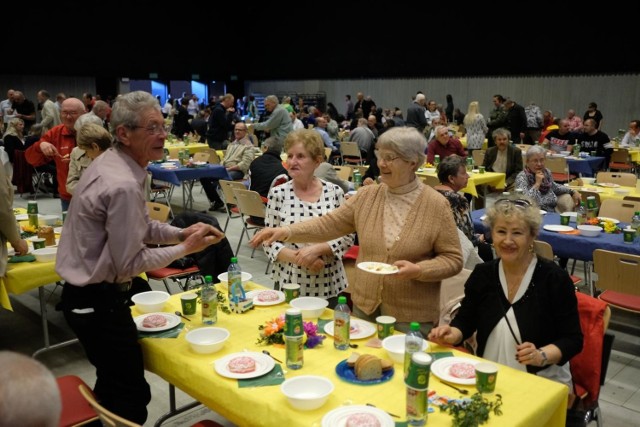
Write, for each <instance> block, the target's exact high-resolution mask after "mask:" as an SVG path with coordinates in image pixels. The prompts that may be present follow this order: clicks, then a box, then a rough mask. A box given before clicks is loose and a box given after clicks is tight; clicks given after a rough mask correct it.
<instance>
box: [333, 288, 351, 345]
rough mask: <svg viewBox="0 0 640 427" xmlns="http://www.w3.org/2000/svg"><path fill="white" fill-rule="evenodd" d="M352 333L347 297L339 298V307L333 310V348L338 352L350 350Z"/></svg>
mask: <svg viewBox="0 0 640 427" xmlns="http://www.w3.org/2000/svg"><path fill="white" fill-rule="evenodd" d="M350 331H351V309H349V306H348V305H347V297H344V296H341V297H338V305H336V308H335V309H334V310H333V346H334V347H335V348H337V349H338V350H347V349H348V348H349V338H350V337H349V333H350Z"/></svg>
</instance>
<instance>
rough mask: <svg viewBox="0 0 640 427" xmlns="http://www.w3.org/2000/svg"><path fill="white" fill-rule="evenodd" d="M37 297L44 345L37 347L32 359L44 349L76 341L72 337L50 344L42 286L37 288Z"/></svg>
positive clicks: (57, 283) (76, 339) (45, 301)
mask: <svg viewBox="0 0 640 427" xmlns="http://www.w3.org/2000/svg"><path fill="white" fill-rule="evenodd" d="M56 285H60V286H62V283H60V282H56ZM38 297H39V299H40V319H41V321H42V334H43V336H44V347H42V348H40V349H38V350H37V351H36V352H35V353H33V354H32V355H31V357H33V358H34V359H35V358H36V357H37V356H38V355H40V354H41V353H44V352H46V351H50V350H55V349H57V348H61V347H66V346H68V345H71V344H75V343H77V342H78V338H73V339H70V340H67V341H63V342H61V343H58V344H54V345H51V344H50V341H49V323H48V321H47V300H46V296H45V293H44V286H40V287H39V288H38Z"/></svg>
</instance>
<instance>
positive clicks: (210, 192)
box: [200, 171, 244, 203]
mask: <svg viewBox="0 0 640 427" xmlns="http://www.w3.org/2000/svg"><path fill="white" fill-rule="evenodd" d="M228 172H229V176H231V179H232V180H234V181H235V180H236V179H242V177H244V174H243V173H242V172H241V171H228ZM200 184H202V189H203V190H204V192H205V194H206V195H207V199H209V202H210V203H222V199H220V195H219V194H218V180H217V179H215V178H200Z"/></svg>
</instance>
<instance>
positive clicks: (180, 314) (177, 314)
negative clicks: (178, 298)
mask: <svg viewBox="0 0 640 427" xmlns="http://www.w3.org/2000/svg"><path fill="white" fill-rule="evenodd" d="M176 316H180V317H182V318H183V319H187V320H188V321H189V322H191V319H189V318H188V317H185V316H184V314H182V313H180V312H179V311H178V310H176Z"/></svg>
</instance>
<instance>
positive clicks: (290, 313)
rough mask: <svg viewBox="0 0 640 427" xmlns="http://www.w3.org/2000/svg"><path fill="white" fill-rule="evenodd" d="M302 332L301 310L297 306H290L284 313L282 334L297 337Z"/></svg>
mask: <svg viewBox="0 0 640 427" xmlns="http://www.w3.org/2000/svg"><path fill="white" fill-rule="evenodd" d="M303 334H304V327H303V325H302V312H301V311H300V309H298V308H290V309H288V310H287V311H285V314H284V335H285V336H287V337H298V336H302V335H303Z"/></svg>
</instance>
